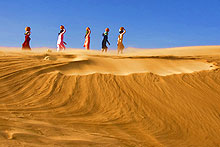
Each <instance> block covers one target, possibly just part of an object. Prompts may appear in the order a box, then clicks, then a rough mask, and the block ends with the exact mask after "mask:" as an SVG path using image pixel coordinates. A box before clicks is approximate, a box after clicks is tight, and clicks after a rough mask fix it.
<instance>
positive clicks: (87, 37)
mask: <svg viewBox="0 0 220 147" xmlns="http://www.w3.org/2000/svg"><path fill="white" fill-rule="evenodd" d="M25 31H26V32H25V41H24V43H23V44H22V49H23V50H31V48H30V44H29V42H30V40H31V38H30V35H31V28H30V27H26V28H25ZM65 33H66V29H65V27H64V26H63V25H61V26H60V32H59V34H58V40H57V51H63V50H65V49H66V47H65V45H67V43H66V42H64V34H65ZM108 33H109V28H106V29H105V32H104V33H103V34H102V35H103V40H102V52H107V50H108V46H107V43H108V44H109V45H110V42H109V41H108ZM125 33H126V30H125V29H124V28H123V27H121V28H120V29H119V36H118V41H117V46H118V54H119V53H122V52H123V50H124V48H125V47H124V45H123V36H124V34H125ZM90 34H91V29H90V28H89V27H87V28H86V35H85V42H84V45H83V47H85V49H86V50H90Z"/></svg>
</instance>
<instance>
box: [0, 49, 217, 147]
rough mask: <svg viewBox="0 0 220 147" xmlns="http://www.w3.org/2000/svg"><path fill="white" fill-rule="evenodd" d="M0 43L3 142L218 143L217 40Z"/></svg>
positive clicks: (208, 146)
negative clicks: (81, 46)
mask: <svg viewBox="0 0 220 147" xmlns="http://www.w3.org/2000/svg"><path fill="white" fill-rule="evenodd" d="M34 50H35V51H33V52H28V51H20V49H14V48H11V49H7V48H0V65H1V66H0V71H1V72H0V146H4V147H5V146H71V147H72V146H100V147H101V146H107V147H115V146H116V147H117V146H143V147H148V146H150V147H152V146H169V147H181V146H183V147H189V146H191V147H215V146H216V147H218V146H220V68H219V67H220V46H204V47H184V48H171V49H153V50H149V49H148V50H144V49H132V48H130V49H126V52H125V54H123V55H120V56H118V55H117V54H116V51H111V52H110V53H108V54H105V53H100V51H89V52H86V51H83V50H67V51H66V52H62V53H57V52H52V53H50V52H46V51H45V49H41V51H37V49H34Z"/></svg>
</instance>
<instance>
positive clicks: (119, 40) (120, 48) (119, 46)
mask: <svg viewBox="0 0 220 147" xmlns="http://www.w3.org/2000/svg"><path fill="white" fill-rule="evenodd" d="M123 35H124V34H120V35H119V36H118V50H123V49H124V48H125V47H124V44H123Z"/></svg>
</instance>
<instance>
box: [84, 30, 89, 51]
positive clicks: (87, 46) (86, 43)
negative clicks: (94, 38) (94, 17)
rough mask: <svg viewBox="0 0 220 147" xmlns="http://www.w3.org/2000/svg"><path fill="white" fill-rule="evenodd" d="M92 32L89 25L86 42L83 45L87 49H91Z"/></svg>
mask: <svg viewBox="0 0 220 147" xmlns="http://www.w3.org/2000/svg"><path fill="white" fill-rule="evenodd" d="M90 34H91V30H90V28H89V27H87V28H86V35H85V42H84V45H83V47H85V49H86V50H89V49H90Z"/></svg>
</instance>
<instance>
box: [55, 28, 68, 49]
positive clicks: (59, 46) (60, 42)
mask: <svg viewBox="0 0 220 147" xmlns="http://www.w3.org/2000/svg"><path fill="white" fill-rule="evenodd" d="M65 33H66V29H65V28H64V26H63V25H61V26H60V33H59V34H58V35H59V36H58V40H57V51H63V50H65V49H66V47H65V45H66V42H64V41H63V39H64V34H65ZM64 44H65V45H64Z"/></svg>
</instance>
